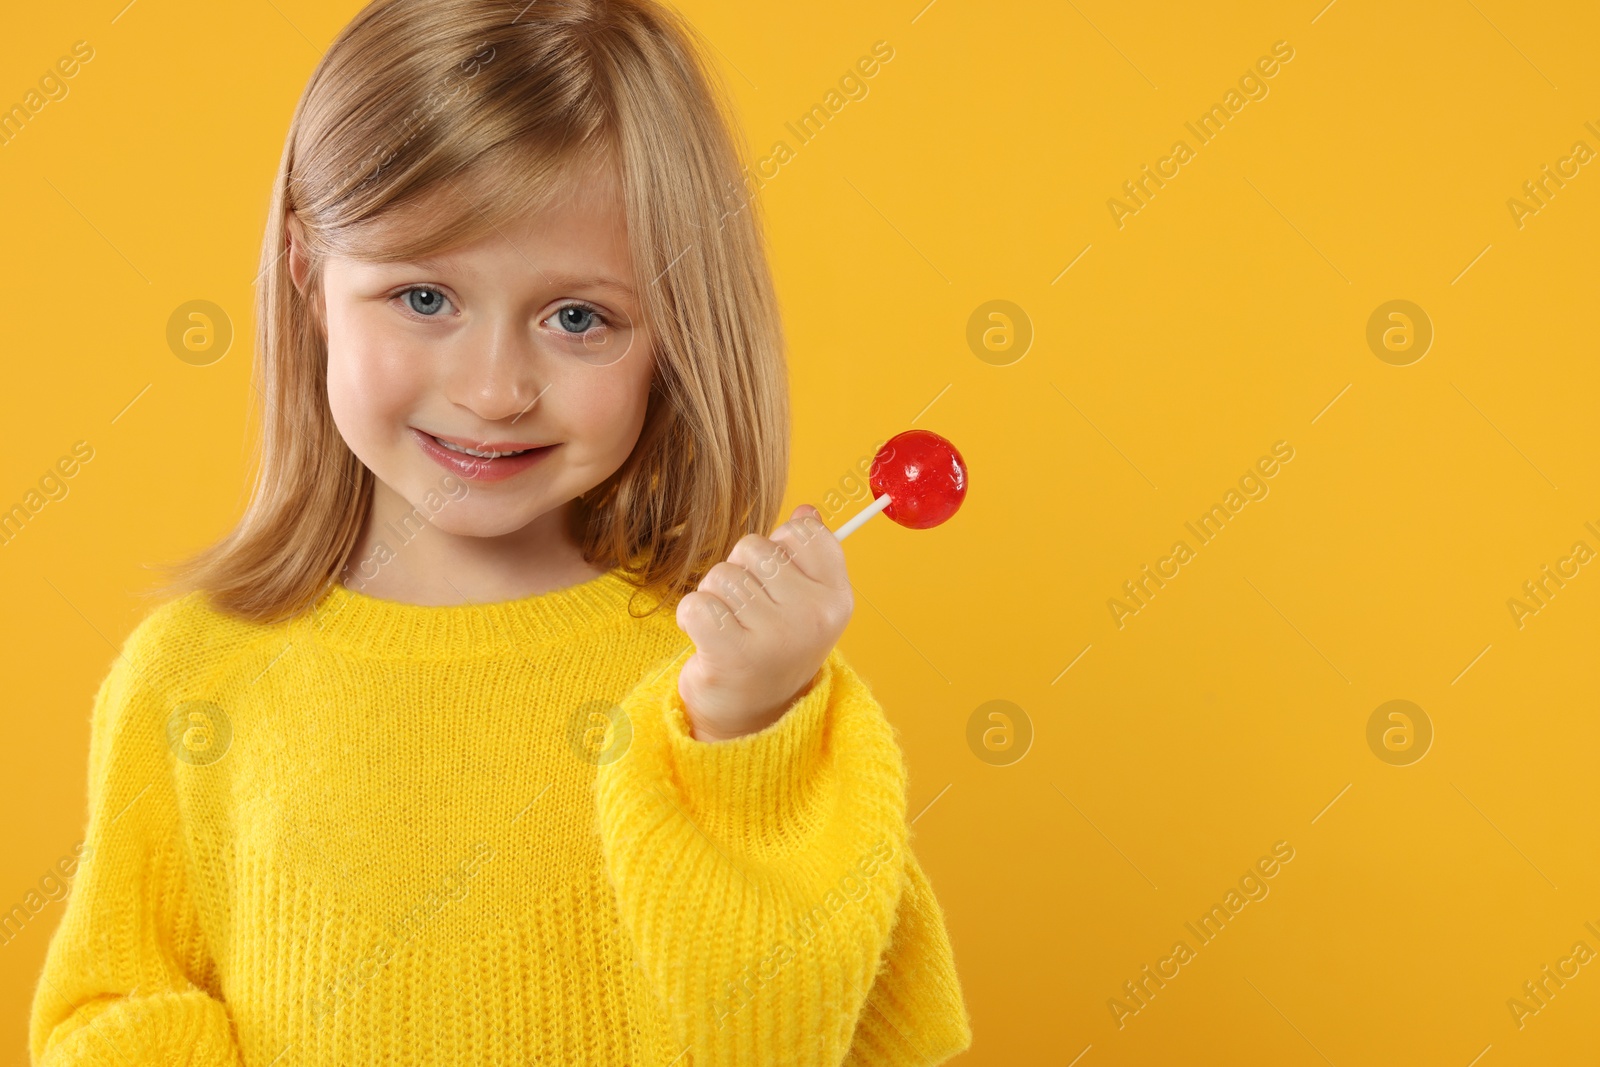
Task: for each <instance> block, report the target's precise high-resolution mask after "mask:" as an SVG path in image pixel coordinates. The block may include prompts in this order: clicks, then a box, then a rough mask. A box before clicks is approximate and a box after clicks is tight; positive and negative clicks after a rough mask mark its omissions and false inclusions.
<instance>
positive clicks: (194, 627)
mask: <svg viewBox="0 0 1600 1067" xmlns="http://www.w3.org/2000/svg"><path fill="white" fill-rule="evenodd" d="M288 626H289V624H288V623H277V624H264V623H258V622H254V621H252V620H249V619H243V618H240V617H238V616H236V615H231V614H228V613H226V612H223V611H221V610H219V609H217V608H216V607H215V606H214V605H212V603H211V602H210V600H209V598H208V597H207V596H206V594H205V592H204V591H200V590H197V591H194V592H190V593H185V594H183V595H182V596H178V597H174V598H172V599H170V600H166V601H163V602H161V603H160V604H157V605H156V606H154V607H152V608H150V609H148V610H147V611H146V612H145V614H144V615H143V617H142V618H140V620H139V622H138V623H137V624H136V625H135V626H134V628H133V630H132V631H130V632H129V634H128V635H127V637H125V638H124V639H123V641H122V646H121V648H120V650H119V651H118V652H117V655H116V657H115V659H113V661H112V663H111V665H110V670H109V671H108V673H107V675H106V678H105V681H104V682H102V683H101V687H102V691H104V690H105V689H106V688H108V687H116V688H120V689H122V690H124V693H125V694H131V692H132V691H140V692H143V693H147V694H151V695H155V696H157V697H158V699H159V697H160V696H162V695H164V694H170V693H177V692H184V691H186V690H189V689H191V688H192V687H193V685H194V684H195V683H196V682H197V681H199V680H201V679H204V678H207V677H212V676H214V675H215V673H216V672H217V670H218V669H219V668H221V667H224V666H225V665H227V664H228V663H229V662H231V661H233V660H234V659H236V658H237V657H238V656H239V655H241V654H242V653H245V652H247V651H248V650H250V649H252V648H255V647H257V646H260V645H262V644H263V643H264V642H266V641H270V640H271V639H273V638H274V637H278V638H280V639H286V637H285V635H286V633H287V629H288Z"/></svg>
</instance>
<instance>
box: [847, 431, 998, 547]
mask: <svg viewBox="0 0 1600 1067" xmlns="http://www.w3.org/2000/svg"><path fill="white" fill-rule="evenodd" d="M867 484H868V485H869V486H870V487H871V489H872V496H873V501H872V503H871V505H869V506H868V507H866V508H864V509H862V510H861V511H860V512H859V513H858V514H856V515H855V516H853V517H852V518H851V519H850V521H849V522H847V523H845V524H844V525H843V526H841V527H839V528H838V529H837V530H835V531H834V534H833V536H834V537H836V538H838V539H839V540H840V541H843V540H844V539H845V538H846V537H848V536H850V534H852V533H854V532H855V530H856V529H857V528H858V527H860V526H861V524H862V523H864V522H866V521H867V520H868V519H870V518H872V516H874V515H876V514H877V513H878V512H880V511H881V512H883V513H884V514H885V515H887V516H889V518H891V519H893V520H894V521H895V522H897V523H899V524H900V525H901V526H905V527H909V528H910V529H913V530H926V529H928V527H930V526H937V525H939V524H940V523H941V522H944V521H945V520H946V519H948V518H950V516H952V515H954V514H955V513H956V509H957V508H959V507H961V502H962V501H963V500H965V499H966V498H967V465H966V462H965V461H963V460H962V458H961V453H960V452H957V451H956V446H955V445H953V444H951V443H950V442H949V441H946V440H945V439H944V438H943V437H940V436H939V435H938V434H936V433H934V432H933V431H931V430H907V431H905V432H904V433H898V434H895V435H894V436H893V437H891V438H889V440H887V441H885V442H884V444H883V447H882V448H880V449H878V454H877V455H876V456H874V457H873V459H872V467H871V468H870V470H869V471H868V474H867Z"/></svg>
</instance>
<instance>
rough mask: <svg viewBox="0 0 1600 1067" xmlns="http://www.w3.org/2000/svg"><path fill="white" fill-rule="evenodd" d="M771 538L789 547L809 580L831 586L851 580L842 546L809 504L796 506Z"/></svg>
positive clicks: (842, 586)
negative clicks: (791, 514) (791, 515)
mask: <svg viewBox="0 0 1600 1067" xmlns="http://www.w3.org/2000/svg"><path fill="white" fill-rule="evenodd" d="M772 540H773V541H775V542H777V543H778V544H781V545H783V547H784V548H785V549H787V550H788V553H789V556H790V558H791V560H792V561H793V566H794V567H796V568H798V569H799V571H800V572H801V573H803V574H804V575H805V576H806V577H808V578H810V579H811V580H812V581H814V582H818V583H820V584H822V585H825V586H827V587H828V588H830V589H843V588H845V587H846V586H847V585H849V584H850V580H849V577H848V572H847V570H846V568H845V558H844V546H843V545H842V544H840V543H839V539H838V538H836V537H834V536H833V532H832V531H831V530H829V529H828V527H827V526H826V525H825V524H824V523H823V521H822V516H821V514H820V513H818V511H817V509H816V508H814V507H812V506H811V505H809V504H802V505H800V506H799V507H797V508H795V509H794V515H793V517H792V518H790V520H789V521H788V522H786V523H784V524H783V525H782V526H780V527H778V528H777V529H776V530H774V531H773V532H772Z"/></svg>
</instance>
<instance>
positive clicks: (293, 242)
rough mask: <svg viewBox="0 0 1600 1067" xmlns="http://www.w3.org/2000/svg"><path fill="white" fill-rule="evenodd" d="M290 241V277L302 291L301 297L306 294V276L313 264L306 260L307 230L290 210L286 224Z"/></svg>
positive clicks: (292, 210)
mask: <svg viewBox="0 0 1600 1067" xmlns="http://www.w3.org/2000/svg"><path fill="white" fill-rule="evenodd" d="M285 229H286V230H287V231H288V240H289V277H290V278H291V279H292V280H293V281H294V287H295V288H296V289H298V290H300V295H301V296H304V295H305V292H306V276H307V275H308V274H309V273H310V271H311V264H310V263H309V262H307V260H306V236H305V229H304V228H303V227H302V226H301V225H300V217H299V216H298V215H296V214H295V213H294V209H293V208H291V209H290V210H289V216H288V219H287V222H286V224H285Z"/></svg>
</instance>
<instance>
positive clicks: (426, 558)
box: [339, 482, 606, 606]
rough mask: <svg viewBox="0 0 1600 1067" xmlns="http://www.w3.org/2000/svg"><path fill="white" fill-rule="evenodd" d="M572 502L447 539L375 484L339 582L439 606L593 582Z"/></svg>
mask: <svg viewBox="0 0 1600 1067" xmlns="http://www.w3.org/2000/svg"><path fill="white" fill-rule="evenodd" d="M576 506H577V501H575V500H569V501H567V503H565V504H563V505H562V506H560V507H558V508H555V509H554V510H552V511H549V512H546V513H545V514H543V515H540V516H539V517H538V518H536V519H534V520H533V521H532V522H530V523H528V525H526V526H524V527H523V528H522V529H520V530H517V531H515V532H513V533H510V534H504V535H501V536H499V537H473V536H465V535H459V534H451V533H446V532H444V531H443V530H440V529H439V528H438V527H437V526H435V525H433V524H432V523H430V522H427V521H425V520H424V519H423V517H422V513H421V511H420V509H415V508H413V507H412V506H411V505H410V504H409V503H407V502H406V501H405V500H403V499H402V498H400V497H399V496H398V495H397V494H395V493H394V491H393V490H391V489H389V488H388V487H387V486H386V485H384V484H383V483H382V482H379V483H378V484H377V485H376V486H375V488H374V493H373V503H372V509H371V511H370V513H369V514H368V516H367V520H366V522H365V523H364V524H363V527H362V530H361V536H360V537H359V538H358V539H357V540H356V546H355V548H354V549H353V550H352V551H351V553H350V557H349V559H348V561H347V562H346V563H345V566H344V568H343V569H342V571H341V573H340V576H339V581H340V584H342V585H344V586H345V587H346V588H348V589H352V590H354V591H356V592H359V593H364V594H366V595H368V596H371V597H376V598H378V599H380V600H392V601H397V602H399V603H403V604H418V605H425V606H442V605H452V604H491V603H498V602H501V601H506V600H519V599H521V598H523V597H529V596H536V595H538V594H540V593H547V592H551V591H554V590H557V589H566V588H568V587H570V586H574V585H577V584H579V583H580V582H586V581H589V580H591V579H593V578H598V577H599V576H600V575H602V574H604V573H605V572H606V568H604V567H600V566H595V565H594V564H591V563H589V562H587V561H586V560H584V558H583V553H582V550H581V548H580V546H579V545H578V543H577V541H576V539H575V538H574V537H573V535H572V532H571V531H572V526H571V519H572V509H573V508H575V507H576Z"/></svg>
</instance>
